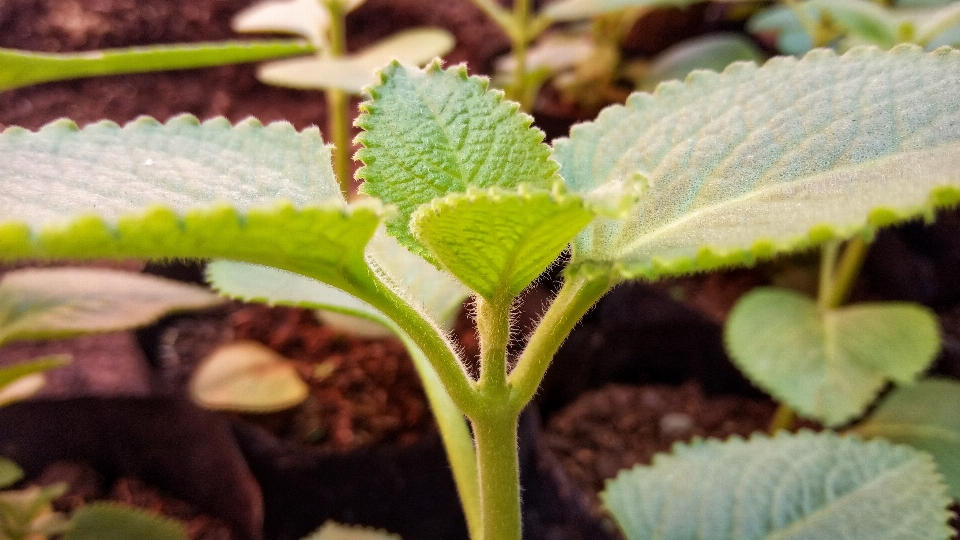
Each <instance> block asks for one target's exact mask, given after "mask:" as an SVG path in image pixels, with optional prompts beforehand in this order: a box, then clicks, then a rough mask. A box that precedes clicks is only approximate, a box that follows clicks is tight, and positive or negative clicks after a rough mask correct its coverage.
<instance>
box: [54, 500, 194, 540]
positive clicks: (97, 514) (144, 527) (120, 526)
mask: <svg viewBox="0 0 960 540" xmlns="http://www.w3.org/2000/svg"><path fill="white" fill-rule="evenodd" d="M71 521H72V525H73V526H72V527H71V529H70V530H69V531H67V533H66V534H64V535H63V540H130V539H132V538H136V539H137V540H187V538H188V536H187V530H186V528H185V527H184V526H183V525H182V524H181V523H179V522H177V521H174V520H172V519H169V518H165V517H161V516H156V515H153V514H150V513H148V512H146V511H144V510H140V509H139V508H132V507H129V506H121V505H119V504H115V503H103V502H98V503H90V504H87V505H84V506H81V507H80V508H79V509H78V510H77V511H76V512H74V513H73V516H72V519H71Z"/></svg>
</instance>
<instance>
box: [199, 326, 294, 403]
mask: <svg viewBox="0 0 960 540" xmlns="http://www.w3.org/2000/svg"><path fill="white" fill-rule="evenodd" d="M309 394H310V387H308V386H307V383H305V382H303V379H301V378H300V374H299V373H298V372H297V368H296V366H295V365H293V363H292V362H291V361H290V360H288V359H286V358H284V357H282V356H280V355H279V354H277V353H276V352H274V351H273V350H272V349H268V348H267V347H265V346H263V345H261V344H260V343H257V342H255V341H234V342H231V343H228V344H226V345H223V346H221V347H219V348H217V349H215V350H214V351H213V352H212V353H210V356H208V357H206V358H204V360H203V363H202V364H200V366H199V367H198V368H197V370H196V371H195V372H194V373H193V375H192V376H191V377H190V395H191V397H192V398H193V400H194V401H195V402H197V404H199V405H200V406H202V407H206V408H208V409H215V410H225V411H241V412H251V413H270V412H277V411H282V410H285V409H289V408H290V407H293V406H296V405H299V404H300V403H302V402H303V400H305V399H307V396H308V395H309Z"/></svg>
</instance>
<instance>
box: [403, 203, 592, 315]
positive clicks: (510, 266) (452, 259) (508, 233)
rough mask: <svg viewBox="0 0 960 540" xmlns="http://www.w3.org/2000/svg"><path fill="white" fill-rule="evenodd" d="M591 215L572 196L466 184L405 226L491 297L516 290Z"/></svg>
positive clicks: (442, 261)
mask: <svg viewBox="0 0 960 540" xmlns="http://www.w3.org/2000/svg"><path fill="white" fill-rule="evenodd" d="M594 215H595V214H594V212H593V211H591V209H590V208H588V207H587V206H586V205H585V204H584V202H583V200H582V199H581V198H579V197H576V196H574V195H569V194H563V193H557V192H555V193H551V192H548V191H543V190H526V189H522V188H521V189H520V190H519V191H516V190H513V191H507V190H503V189H496V188H491V189H488V190H474V189H468V190H467V192H466V193H462V194H459V193H458V194H452V195H448V196H446V197H444V198H441V199H435V200H434V201H432V202H431V203H429V204H426V205H424V206H421V207H420V208H419V209H418V210H417V211H416V212H414V214H413V218H412V220H411V226H412V228H413V232H414V234H415V235H416V236H417V239H419V240H420V242H422V243H423V245H424V246H426V247H427V249H429V250H430V252H431V254H432V255H433V256H434V258H435V259H436V260H438V261H439V262H440V264H441V265H442V266H443V267H444V268H446V269H447V270H448V271H449V272H450V273H451V274H453V275H455V276H457V278H458V279H460V281H462V282H463V283H465V284H466V285H467V286H468V287H470V288H471V289H473V290H474V291H475V292H476V293H477V294H479V295H480V296H482V297H484V298H486V299H488V300H491V299H493V298H494V297H495V296H496V295H498V294H503V293H506V294H507V295H508V296H509V297H510V298H513V297H516V296H517V295H518V294H520V292H521V291H523V289H525V288H526V287H527V285H529V284H530V282H532V281H533V280H534V279H536V278H537V276H539V275H540V274H541V273H542V272H543V270H544V269H545V268H546V267H547V266H549V265H550V264H551V263H552V262H553V261H554V260H555V259H556V258H557V256H558V255H560V252H562V251H563V250H564V249H565V248H566V247H567V244H569V242H570V239H572V238H573V237H574V236H575V235H576V234H577V233H578V232H580V229H582V228H583V227H584V226H586V225H587V224H588V223H590V221H591V220H592V219H593V217H594Z"/></svg>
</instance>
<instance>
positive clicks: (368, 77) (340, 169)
mask: <svg viewBox="0 0 960 540" xmlns="http://www.w3.org/2000/svg"><path fill="white" fill-rule="evenodd" d="M363 2H364V0H280V1H276V0H267V1H265V2H262V3H260V4H257V5H255V6H253V7H250V8H248V9H246V10H244V11H243V12H241V13H239V14H238V15H237V16H236V18H235V19H234V21H233V27H234V29H235V30H237V31H238V32H286V33H293V34H298V35H301V36H303V37H305V38H307V39H308V40H310V42H311V43H313V44H314V46H315V47H316V49H317V52H316V54H314V55H313V56H311V57H309V58H298V59H293V60H286V61H279V62H271V63H268V64H265V65H263V66H262V67H261V68H260V69H259V72H258V77H259V78H260V80H261V81H263V82H265V83H267V84H272V85H275V86H286V87H291V88H299V89H309V90H324V91H325V92H326V99H327V118H328V123H327V133H328V136H329V137H330V139H331V142H332V143H333V146H334V154H333V161H334V165H333V170H334V172H335V173H336V175H337V178H338V179H339V180H340V182H341V184H340V189H341V191H343V192H344V193H346V194H348V195H349V194H350V192H351V189H350V187H351V186H350V176H351V169H350V100H349V96H351V95H360V94H361V93H362V91H363V88H364V87H366V86H368V85H370V84H374V83H376V71H377V70H378V69H380V68H382V67H383V66H385V65H387V64H388V63H390V62H391V61H392V60H397V61H399V62H402V63H409V64H416V65H423V64H425V63H427V62H429V61H430V60H432V59H434V58H436V57H438V56H442V55H444V54H446V53H447V52H448V51H449V50H450V49H451V48H453V36H451V35H450V34H449V33H448V32H446V31H445V30H441V29H439V28H416V29H411V30H405V31H403V32H400V33H398V34H396V35H393V36H390V37H388V38H386V39H383V40H381V41H379V42H377V43H374V44H373V45H370V46H368V47H367V48H366V49H364V50H362V51H359V52H357V53H354V54H349V55H348V54H347V32H346V19H347V13H349V12H350V11H352V10H354V9H356V8H357V7H359V6H360V4H362V3H363Z"/></svg>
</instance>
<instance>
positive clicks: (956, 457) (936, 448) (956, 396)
mask: <svg viewBox="0 0 960 540" xmlns="http://www.w3.org/2000/svg"><path fill="white" fill-rule="evenodd" d="M958 412H960V383H958V382H957V381H954V380H948V379H939V378H932V379H924V380H921V381H919V382H917V383H916V384H911V385H907V386H900V387H897V388H895V389H894V390H893V391H892V392H890V394H889V395H887V396H886V397H885V398H884V400H883V402H881V403H880V406H879V407H877V409H876V410H875V411H874V412H873V413H872V414H871V415H870V416H869V417H868V418H867V420H866V421H864V422H863V423H862V424H860V425H858V426H857V428H856V431H857V433H859V434H861V435H863V436H864V437H883V438H884V439H887V440H889V441H893V442H895V443H900V444H908V445H910V446H912V447H914V448H917V449H918V450H923V451H925V452H929V453H930V454H931V455H933V459H934V461H936V463H937V468H938V469H939V470H940V473H941V474H943V476H944V479H945V480H946V482H947V486H949V487H950V495H951V496H952V497H953V498H954V499H958V500H960V414H958Z"/></svg>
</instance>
